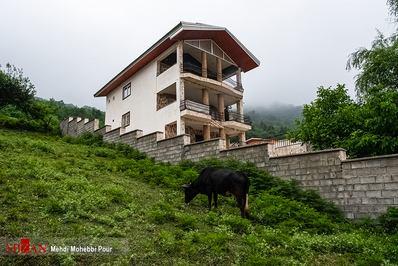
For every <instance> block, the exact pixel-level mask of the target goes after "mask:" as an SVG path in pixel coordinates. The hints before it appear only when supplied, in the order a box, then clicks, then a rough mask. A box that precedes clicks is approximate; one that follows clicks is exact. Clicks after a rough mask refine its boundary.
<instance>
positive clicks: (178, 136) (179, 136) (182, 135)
mask: <svg viewBox="0 0 398 266" xmlns="http://www.w3.org/2000/svg"><path fill="white" fill-rule="evenodd" d="M162 133H163V132H162ZM145 136H146V135H145ZM184 136H188V137H190V135H189V134H181V135H177V136H174V137H171V138H167V139H161V140H158V142H162V141H166V140H171V139H177V138H181V137H184Z"/></svg>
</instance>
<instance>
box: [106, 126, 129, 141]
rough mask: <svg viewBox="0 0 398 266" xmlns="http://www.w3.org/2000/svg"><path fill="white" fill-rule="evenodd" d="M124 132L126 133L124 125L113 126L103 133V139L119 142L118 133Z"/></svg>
mask: <svg viewBox="0 0 398 266" xmlns="http://www.w3.org/2000/svg"><path fill="white" fill-rule="evenodd" d="M124 133H126V129H125V128H124V127H118V128H115V129H113V130H110V131H108V132H106V133H105V134H104V141H105V142H109V143H117V142H120V135H123V134H124Z"/></svg>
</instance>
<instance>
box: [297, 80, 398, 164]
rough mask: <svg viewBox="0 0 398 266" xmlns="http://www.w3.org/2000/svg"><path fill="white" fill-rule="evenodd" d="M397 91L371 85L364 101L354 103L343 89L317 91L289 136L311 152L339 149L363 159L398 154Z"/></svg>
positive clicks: (342, 87)
mask: <svg viewBox="0 0 398 266" xmlns="http://www.w3.org/2000/svg"><path fill="white" fill-rule="evenodd" d="M397 105H398V91H391V90H386V89H384V88H383V87H382V86H375V87H372V88H370V89H369V90H368V95H367V100H366V101H363V102H360V103H354V102H353V101H352V100H351V99H350V97H349V96H348V94H347V90H346V89H344V86H340V85H338V86H337V88H336V89H331V88H328V89H324V88H323V87H321V88H319V90H318V98H317V99H316V100H315V101H314V102H311V104H310V105H305V106H304V110H303V120H302V121H296V123H297V128H298V129H297V130H296V131H294V132H292V133H290V135H289V137H290V138H291V139H292V140H293V141H297V140H301V141H304V142H307V143H310V144H312V145H313V147H314V149H316V150H320V149H328V148H337V147H341V148H344V149H346V150H347V153H348V154H349V156H350V157H365V156H375V155H384V154H393V153H397V152H398V125H397V123H396V122H395V121H396V119H397V117H398V107H397Z"/></svg>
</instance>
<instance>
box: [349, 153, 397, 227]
mask: <svg viewBox="0 0 398 266" xmlns="http://www.w3.org/2000/svg"><path fill="white" fill-rule="evenodd" d="M342 173H343V177H344V181H345V192H346V194H345V195H344V196H345V197H344V202H343V205H344V211H345V213H346V214H347V217H348V218H355V219H357V218H363V217H372V218H375V217H377V216H379V215H380V214H381V213H384V212H386V210H387V207H388V206H395V207H398V155H397V154H395V155H385V156H377V157H369V158H360V159H351V160H346V161H344V162H342Z"/></svg>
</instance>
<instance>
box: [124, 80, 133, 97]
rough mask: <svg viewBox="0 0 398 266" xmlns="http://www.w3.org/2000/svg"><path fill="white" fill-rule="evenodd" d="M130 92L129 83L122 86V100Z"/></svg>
mask: <svg viewBox="0 0 398 266" xmlns="http://www.w3.org/2000/svg"><path fill="white" fill-rule="evenodd" d="M130 94H131V83H129V84H127V85H126V86H124V87H123V100H124V99H126V98H127V97H129V96H130Z"/></svg>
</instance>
